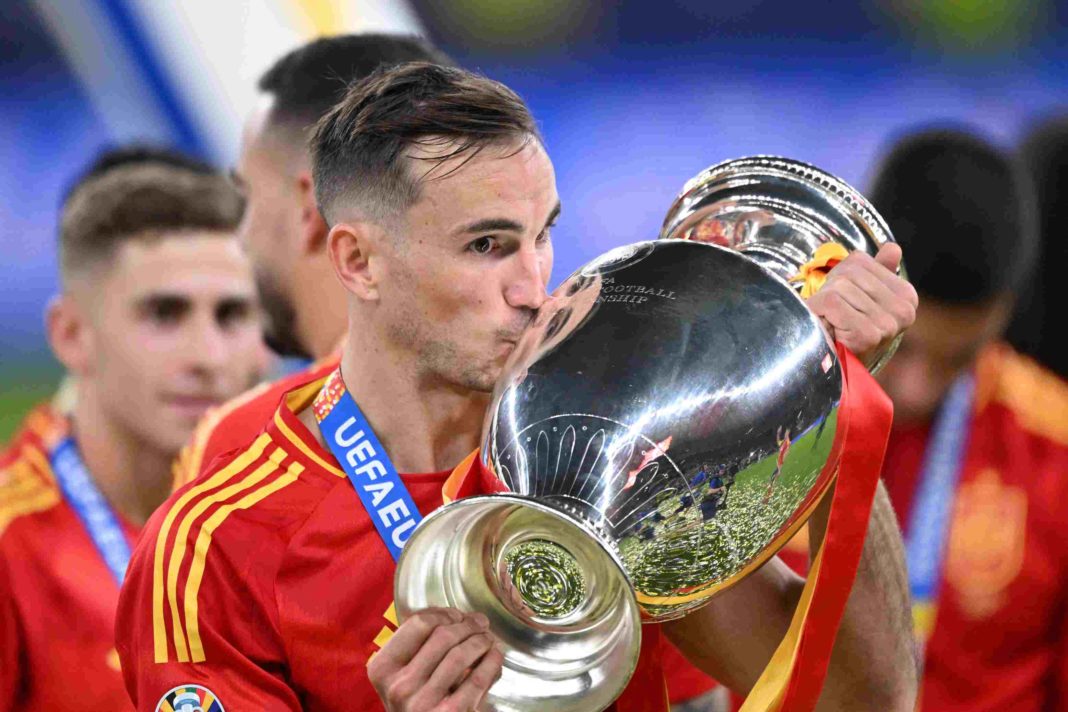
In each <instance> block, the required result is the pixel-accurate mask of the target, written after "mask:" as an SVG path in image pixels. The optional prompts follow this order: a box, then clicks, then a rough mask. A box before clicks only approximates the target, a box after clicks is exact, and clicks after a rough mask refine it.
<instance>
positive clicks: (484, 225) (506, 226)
mask: <svg viewBox="0 0 1068 712" xmlns="http://www.w3.org/2000/svg"><path fill="white" fill-rule="evenodd" d="M501 230H504V231H508V232H523V226H522V225H520V224H519V223H517V222H516V221H515V220H511V219H509V218H486V219H484V220H478V221H476V222H473V223H471V224H470V225H468V226H467V227H465V228H463V229H462V230H461V231H460V232H463V233H474V232H498V231H501Z"/></svg>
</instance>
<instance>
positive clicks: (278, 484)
mask: <svg viewBox="0 0 1068 712" xmlns="http://www.w3.org/2000/svg"><path fill="white" fill-rule="evenodd" d="M342 481H343V480H342V479H341V478H338V477H337V476H336V475H334V474H333V473H329V472H326V471H325V470H323V469H322V468H320V467H318V466H317V465H315V464H314V463H313V462H310V461H308V460H307V459H306V458H304V457H303V456H301V457H296V456H294V455H293V453H292V452H291V451H290V450H287V448H286V447H283V446H282V445H281V444H280V443H279V441H278V440H276V439H275V437H272V434H271V433H270V432H266V431H265V432H263V433H261V434H260V435H259V436H257V437H256V438H255V440H253V442H252V443H251V444H250V445H248V446H247V447H244V448H239V449H237V450H234V451H233V452H231V453H228V454H226V455H224V456H221V457H219V458H216V460H215V461H214V462H213V463H212V466H211V468H210V469H209V470H208V471H206V472H204V474H202V475H201V476H200V477H198V478H197V479H196V480H194V481H193V482H191V483H189V484H187V485H186V486H185V487H183V488H182V489H180V490H178V491H177V492H175V493H174V494H172V495H171V497H170V499H168V500H167V502H166V503H165V504H164V505H163V506H162V507H161V508H160V509H159V510H157V512H156V514H155V515H154V516H153V518H152V521H151V523H150V524H149V526H148V527H147V528H146V530H145V532H144V534H143V535H142V540H141V546H140V547H139V552H138V556H137V557H136V558H137V559H138V561H137V562H136V565H137V568H138V571H137V574H136V576H137V578H139V579H141V581H142V582H144V583H148V582H149V581H150V582H151V584H150V587H151V589H152V591H153V594H152V602H153V625H154V628H155V633H154V639H155V650H156V661H157V662H166V661H167V660H173V659H177V660H178V661H179V662H188V661H192V662H200V661H203V660H204V657H203V656H204V650H203V645H202V643H201V642H200V639H199V628H198V626H199V621H200V618H201V617H202V615H203V613H201V611H203V610H206V609H204V608H203V606H202V605H201V604H203V602H204V601H206V600H211V601H212V605H211V608H210V609H207V610H214V611H215V612H216V613H217V614H218V612H219V611H222V610H224V609H225V607H226V606H227V605H228V604H227V603H226V602H225V601H224V600H221V599H220V595H221V592H220V591H216V590H214V589H215V587H216V586H219V585H220V583H219V582H220V581H224V582H225V583H224V585H225V587H226V588H227V589H228V590H232V591H233V590H244V591H257V590H258V591H264V590H273V575H274V572H276V571H277V566H278V565H280V562H281V560H282V558H283V557H284V554H285V551H286V549H287V547H288V546H289V542H290V541H291V539H292V537H293V535H294V534H296V533H297V532H298V531H300V529H301V527H302V526H303V525H304V523H305V522H306V521H307V519H308V518H309V517H310V516H311V515H312V514H313V513H314V511H315V509H316V507H317V506H318V505H319V503H320V502H321V501H322V499H323V498H324V497H325V496H326V495H327V494H329V492H330V491H331V490H332V489H333V488H334V486H336V485H337V484H338V483H339V482H342ZM149 569H150V570H149ZM235 576H236V577H239V579H240V583H239V584H238V583H236V582H235V580H234V577H235ZM146 578H147V580H146ZM202 584H204V586H205V588H204V589H203V590H202ZM208 590H210V591H211V593H210V594H208V593H204V592H203V591H208ZM239 595H240V594H239ZM223 598H225V596H223ZM232 604H233V602H232V601H231V603H230V605H232ZM172 656H173V657H172Z"/></svg>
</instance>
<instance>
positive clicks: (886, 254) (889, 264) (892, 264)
mask: <svg viewBox="0 0 1068 712" xmlns="http://www.w3.org/2000/svg"><path fill="white" fill-rule="evenodd" d="M875 261H876V262H878V263H879V264H881V265H882V266H883V267H886V268H887V269H888V270H890V271H891V272H896V271H897V267H898V265H900V264H901V245H898V244H897V243H895V242H887V243H886V244H884V245H883V246H882V247H880V248H879V252H878V253H877V254H876V255H875Z"/></svg>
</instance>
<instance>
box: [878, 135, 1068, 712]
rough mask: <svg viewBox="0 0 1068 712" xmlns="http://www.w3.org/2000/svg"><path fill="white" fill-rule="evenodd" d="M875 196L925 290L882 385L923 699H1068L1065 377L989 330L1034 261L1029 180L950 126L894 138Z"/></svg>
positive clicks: (930, 705) (993, 706)
mask: <svg viewBox="0 0 1068 712" xmlns="http://www.w3.org/2000/svg"><path fill="white" fill-rule="evenodd" d="M871 197H872V199H873V202H874V204H875V206H876V208H877V209H878V210H879V212H880V213H881V214H882V215H883V216H884V217H885V218H886V220H887V223H888V224H889V225H890V228H891V230H892V231H893V233H894V236H895V237H896V238H897V240H898V241H899V242H900V243H901V244H902V245H903V247H904V249H905V250H906V253H907V254H908V256H909V257H908V267H909V275H910V277H911V278H912V280H913V283H914V284H915V285H916V288H917V290H918V291H919V292H920V294H921V302H920V308H919V311H918V314H917V317H916V323H915V325H914V326H913V327H912V329H911V330H910V331H909V332H908V333H907V334H906V335H905V338H904V341H903V342H902V344H901V348H900V349H899V350H898V353H897V355H896V356H894V358H893V360H891V361H890V363H889V365H888V366H887V367H886V369H885V370H884V371H883V372H882V374H881V375H880V380H881V381H882V382H883V384H884V385H885V388H886V391H887V393H889V394H890V395H891V397H892V398H893V400H894V406H895V430H894V432H893V434H892V435H891V438H890V448H889V450H888V452H887V458H886V465H885V469H884V477H885V481H886V484H887V488H888V489H889V491H890V495H891V498H892V499H893V502H894V504H895V507H896V509H897V512H898V515H899V516H900V519H901V522H902V523H903V526H904V529H905V535H906V546H907V549H908V558H909V575H910V585H911V587H912V589H913V596H914V601H915V603H914V617H915V624H916V634H917V638H918V641H919V643H920V645H921V646H924V647H925V657H926V670H925V672H924V677H923V689H922V695H921V698H922V706H923V709H925V710H938V711H939V712H943V711H944V712H958V711H960V712H965V711H967V712H979V711H980V710H1013V712H1038V710H1042V711H1043V712H1055V711H1056V710H1068V686H1066V683H1068V622H1066V619H1065V611H1066V610H1068V608H1066V606H1068V599H1066V592H1068V540H1066V539H1065V537H1064V531H1063V529H1064V521H1065V515H1066V513H1068V506H1066V504H1068V477H1066V474H1068V385H1066V384H1064V383H1063V382H1061V381H1060V380H1058V379H1057V378H1055V377H1054V376H1052V375H1051V374H1049V373H1047V372H1046V371H1044V370H1043V369H1042V368H1040V367H1039V366H1037V365H1036V364H1035V363H1033V362H1032V361H1030V360H1028V359H1025V358H1023V357H1021V356H1019V355H1018V354H1016V353H1015V352H1013V351H1012V350H1011V349H1010V348H1009V347H1007V346H1006V345H1004V344H1003V343H1000V342H999V338H1000V336H1001V334H1002V332H1003V330H1004V328H1005V324H1006V323H1007V319H1008V317H1009V314H1010V313H1011V312H1012V306H1013V298H1014V295H1015V294H1016V293H1017V291H1018V290H1019V288H1020V286H1021V285H1022V284H1023V283H1024V281H1025V280H1027V279H1028V277H1029V274H1030V268H1031V265H1032V256H1033V251H1034V245H1035V228H1034V224H1033V202H1032V201H1033V197H1032V193H1031V190H1030V189H1029V187H1028V185H1027V184H1026V182H1024V181H1023V180H1021V177H1020V174H1019V173H1018V172H1017V169H1016V167H1015V166H1014V164H1013V163H1012V162H1011V161H1010V159H1009V158H1008V157H1006V156H1005V155H1003V154H1002V153H1001V152H1000V151H998V150H997V149H995V148H993V147H992V146H990V145H988V144H986V143H985V142H984V141H982V140H980V139H979V138H976V137H974V136H971V135H969V134H967V133H962V132H957V131H949V130H946V131H929V132H924V133H920V134H916V135H913V136H909V137H907V138H905V139H904V140H902V141H901V142H900V143H898V144H897V145H896V146H894V148H893V149H892V150H891V151H890V153H889V156H888V157H887V158H886V160H885V162H884V163H883V164H882V167H881V169H880V171H879V173H878V175H877V177H876V180H875V182H874V187H873V188H872V193H871ZM1046 326H1047V328H1055V324H1054V323H1053V322H1049V323H1048V324H1047V325H1046Z"/></svg>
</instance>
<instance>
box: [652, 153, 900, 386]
mask: <svg viewBox="0 0 1068 712" xmlns="http://www.w3.org/2000/svg"><path fill="white" fill-rule="evenodd" d="M660 239H682V240H694V241H697V242H707V243H710V244H714V245H719V246H720V247H726V248H730V249H734V250H737V251H738V252H741V253H742V254H744V255H745V256H746V257H748V258H749V259H751V260H753V261H754V262H756V263H757V264H759V265H761V266H762V267H764V268H766V269H767V270H768V271H770V272H771V273H772V274H774V275H775V276H777V277H778V278H780V279H782V280H784V281H786V282H787V284H789V285H790V286H791V287H792V288H793V289H795V291H799V292H800V289H801V286H800V284H799V283H798V281H797V279H796V278H797V277H798V275H799V274H801V272H802V269H803V268H804V267H805V266H806V265H809V263H810V262H812V260H813V259H814V258H815V257H816V251H817V250H818V249H819V248H820V246H822V245H825V244H827V243H836V244H838V245H841V246H842V247H844V248H845V249H846V250H847V251H848V252H852V251H854V250H863V251H864V252H867V253H868V254H869V255H872V256H874V255H875V253H876V252H878V251H879V248H880V247H881V246H882V245H883V244H885V243H887V242H893V241H894V238H893V235H892V234H891V233H890V228H889V227H887V225H886V222H885V221H884V220H883V219H882V217H881V216H880V215H879V214H878V213H877V212H876V211H875V208H873V207H872V205H871V203H869V202H868V200H867V199H866V198H865V197H864V196H863V195H861V193H860V192H859V191H858V190H856V189H855V188H853V187H852V186H850V185H849V184H848V183H846V182H845V181H843V180H841V179H840V178H837V177H835V176H833V175H831V174H830V173H827V172H826V171H823V170H821V169H819V168H816V167H815V166H812V165H809V164H807V163H803V162H801V161H795V160H792V159H788V158H780V157H776V156H752V157H748V158H739V159H735V160H731V161H725V162H723V163H718V164H716V165H714V166H712V167H711V168H707V169H706V170H704V171H702V172H701V173H699V174H698V175H697V176H695V177H694V178H692V179H691V180H689V181H688V182H687V183H686V185H685V186H683V188H682V191H681V192H680V193H679V195H678V197H676V198H675V201H674V202H673V203H672V205H671V208H670V209H669V210H668V212H667V216H666V217H665V218H664V225H663V228H662V229H661V232H660ZM898 274H899V275H901V276H902V277H904V278H907V275H906V272H905V266H904V263H903V262H902V264H901V265H900V266H899V268H898ZM899 342H900V337H898V338H897V339H895V340H894V341H892V342H891V343H890V344H888V345H887V346H886V347H885V348H884V349H882V350H881V351H880V352H878V353H876V354H875V355H874V356H873V357H872V358H871V359H870V363H868V364H866V365H867V366H868V369H869V370H870V371H871V372H872V373H876V372H878V371H879V369H881V368H882V366H883V365H884V364H886V362H887V361H889V360H890V357H891V356H893V354H894V351H896V350H897V346H898V343H899Z"/></svg>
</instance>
